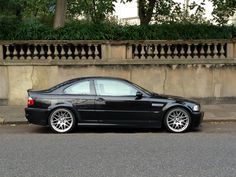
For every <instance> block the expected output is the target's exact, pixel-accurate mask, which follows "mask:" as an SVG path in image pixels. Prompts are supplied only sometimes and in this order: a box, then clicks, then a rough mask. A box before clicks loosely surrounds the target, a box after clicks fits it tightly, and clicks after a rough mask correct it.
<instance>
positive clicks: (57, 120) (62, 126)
mask: <svg viewBox="0 0 236 177" xmlns="http://www.w3.org/2000/svg"><path fill="white" fill-rule="evenodd" d="M48 121H49V126H50V128H51V129H52V130H53V131H54V132H56V133H68V132H71V131H72V130H73V129H74V127H75V124H76V120H75V116H74V114H73V113H72V112H71V111H70V110H68V109H66V108H58V109H55V110H54V111H53V112H52V113H51V114H50V116H49V120H48Z"/></svg>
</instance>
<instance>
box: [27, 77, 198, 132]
mask: <svg viewBox="0 0 236 177" xmlns="http://www.w3.org/2000/svg"><path fill="white" fill-rule="evenodd" d="M28 95H29V98H28V106H27V108H25V115H26V118H27V119H28V121H29V122H30V123H33V124H39V125H45V126H46V125H49V126H50V127H51V129H52V130H53V131H55V132H58V133H66V132H70V131H72V130H73V128H74V127H75V126H76V125H128V126H133V125H135V126H150V127H157V128H160V127H162V126H165V127H166V129H167V130H168V131H170V132H174V133H181V132H185V131H187V130H189V129H191V128H193V127H198V126H199V125H200V123H201V122H202V119H203V112H201V111H200V104H199V103H197V102H194V101H191V100H187V99H184V98H180V97H174V96H167V95H160V94H157V93H153V92H150V91H147V90H146V89H143V88H142V87H140V86H138V85H136V84H134V83H131V82H130V81H127V80H124V79H120V78H111V77H84V78H77V79H72V80H69V81H66V82H63V83H61V84H59V85H56V86H55V87H52V88H50V89H48V90H42V91H32V90H28Z"/></svg>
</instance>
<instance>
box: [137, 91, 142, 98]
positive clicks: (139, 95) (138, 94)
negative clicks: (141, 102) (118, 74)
mask: <svg viewBox="0 0 236 177" xmlns="http://www.w3.org/2000/svg"><path fill="white" fill-rule="evenodd" d="M142 97H143V94H142V93H141V92H139V91H137V92H136V99H141V98H142Z"/></svg>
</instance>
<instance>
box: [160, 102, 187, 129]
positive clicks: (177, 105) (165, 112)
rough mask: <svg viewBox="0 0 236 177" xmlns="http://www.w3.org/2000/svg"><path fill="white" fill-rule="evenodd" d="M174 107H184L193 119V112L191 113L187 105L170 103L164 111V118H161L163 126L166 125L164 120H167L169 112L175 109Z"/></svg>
mask: <svg viewBox="0 0 236 177" xmlns="http://www.w3.org/2000/svg"><path fill="white" fill-rule="evenodd" d="M174 108H182V109H184V110H185V111H187V113H188V114H189V116H190V119H192V114H191V110H190V108H188V107H186V106H184V105H182V104H175V105H170V106H168V107H167V108H166V109H165V111H164V113H163V115H162V120H161V126H162V127H164V120H165V116H166V114H167V113H168V112H169V111H170V110H171V109H174Z"/></svg>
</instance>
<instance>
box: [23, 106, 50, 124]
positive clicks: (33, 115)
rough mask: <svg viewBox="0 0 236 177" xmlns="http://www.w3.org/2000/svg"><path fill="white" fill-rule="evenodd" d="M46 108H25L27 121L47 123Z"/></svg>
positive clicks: (47, 113)
mask: <svg viewBox="0 0 236 177" xmlns="http://www.w3.org/2000/svg"><path fill="white" fill-rule="evenodd" d="M49 113H50V112H49V110H48V109H39V108H25V117H26V119H27V120H28V121H29V123H32V124H37V125H48V116H49Z"/></svg>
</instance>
